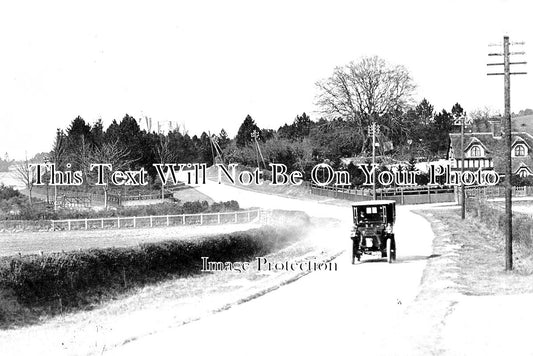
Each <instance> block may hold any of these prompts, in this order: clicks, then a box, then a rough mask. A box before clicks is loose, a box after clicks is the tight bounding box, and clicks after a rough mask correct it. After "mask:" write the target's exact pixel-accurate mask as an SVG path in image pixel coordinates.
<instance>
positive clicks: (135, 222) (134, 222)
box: [133, 216, 137, 227]
mask: <svg viewBox="0 0 533 356" xmlns="http://www.w3.org/2000/svg"><path fill="white" fill-rule="evenodd" d="M133 227H137V219H136V218H135V216H134V217H133Z"/></svg>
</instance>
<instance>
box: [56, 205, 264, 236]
mask: <svg viewBox="0 0 533 356" xmlns="http://www.w3.org/2000/svg"><path fill="white" fill-rule="evenodd" d="M259 217H260V210H259V209H256V210H244V211H235V212H224V213H203V214H181V215H159V216H153V215H152V216H122V217H118V216H117V217H112V218H93V219H67V220H51V221H50V223H51V229H52V230H68V231H70V230H94V229H124V228H150V227H163V226H179V225H212V224H229V223H230V224H240V223H248V222H251V221H254V220H256V219H258V218H259Z"/></svg>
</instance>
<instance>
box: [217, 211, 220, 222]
mask: <svg viewBox="0 0 533 356" xmlns="http://www.w3.org/2000/svg"><path fill="white" fill-rule="evenodd" d="M217 220H218V223H219V224H220V213H218V215H217Z"/></svg>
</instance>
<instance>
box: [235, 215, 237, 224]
mask: <svg viewBox="0 0 533 356" xmlns="http://www.w3.org/2000/svg"><path fill="white" fill-rule="evenodd" d="M235 223H237V213H235Z"/></svg>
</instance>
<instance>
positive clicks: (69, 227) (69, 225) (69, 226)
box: [68, 220, 70, 231]
mask: <svg viewBox="0 0 533 356" xmlns="http://www.w3.org/2000/svg"><path fill="white" fill-rule="evenodd" d="M68 231H70V220H69V221H68Z"/></svg>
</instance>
